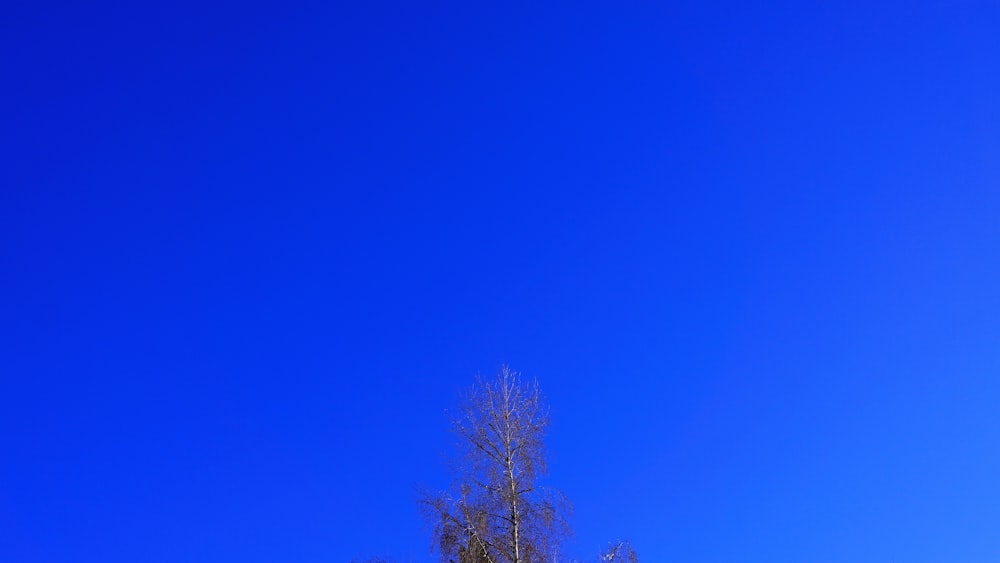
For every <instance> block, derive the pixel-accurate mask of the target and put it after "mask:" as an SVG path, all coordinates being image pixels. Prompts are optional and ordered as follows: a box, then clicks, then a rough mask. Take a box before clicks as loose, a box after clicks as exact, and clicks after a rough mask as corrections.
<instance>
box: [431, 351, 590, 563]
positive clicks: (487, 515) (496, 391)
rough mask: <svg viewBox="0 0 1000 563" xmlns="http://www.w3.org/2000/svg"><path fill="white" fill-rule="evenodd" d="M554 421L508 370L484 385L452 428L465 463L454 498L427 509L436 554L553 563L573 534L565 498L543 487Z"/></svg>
mask: <svg viewBox="0 0 1000 563" xmlns="http://www.w3.org/2000/svg"><path fill="white" fill-rule="evenodd" d="M547 427H548V413H547V411H546V409H545V406H544V404H543V402H542V398H541V395H540V394H539V391H538V384H537V382H535V381H531V382H525V381H523V380H522V378H521V377H520V375H519V374H518V373H517V372H514V371H511V370H510V369H509V368H508V367H507V366H504V367H502V368H501V369H500V370H499V371H498V372H497V375H496V377H495V378H493V379H490V380H484V379H482V378H478V379H477V381H476V384H475V385H474V386H473V388H472V390H471V391H470V392H469V394H468V395H467V396H466V398H465V401H464V404H463V405H462V408H461V410H460V411H459V413H458V416H457V417H455V418H454V420H453V430H454V432H455V434H456V435H457V436H458V437H459V438H460V444H461V448H462V453H463V456H462V457H461V458H460V460H461V461H460V462H459V464H458V466H457V478H456V480H455V483H454V485H453V487H452V490H451V491H450V492H446V493H441V494H437V495H426V496H425V497H424V498H423V499H422V502H423V504H424V507H425V508H426V513H427V517H428V520H429V521H430V522H431V523H432V524H433V525H434V538H435V544H436V545H435V547H436V548H437V550H438V551H439V552H440V555H441V560H442V561H444V562H450V563H550V562H552V561H555V560H556V558H557V556H558V549H559V544H560V542H561V541H562V540H563V539H564V538H565V537H567V536H568V535H569V534H570V529H569V526H568V524H567V523H566V519H565V514H566V513H567V512H568V511H569V510H571V509H570V506H569V503H568V502H567V501H566V500H565V498H564V497H563V496H562V495H561V494H559V493H557V492H556V491H554V490H551V489H546V488H542V487H540V486H539V485H538V482H537V481H538V478H539V477H541V476H543V475H544V474H545V473H546V472H547V468H546V464H545V452H544V448H543V444H542V438H543V437H544V435H545V430H546V428H547Z"/></svg>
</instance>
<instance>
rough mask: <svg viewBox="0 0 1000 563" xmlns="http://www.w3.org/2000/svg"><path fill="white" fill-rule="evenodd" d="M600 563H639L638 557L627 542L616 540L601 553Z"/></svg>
mask: <svg viewBox="0 0 1000 563" xmlns="http://www.w3.org/2000/svg"><path fill="white" fill-rule="evenodd" d="M600 560H601V563H639V556H638V554H636V552H635V550H634V549H632V544H631V543H629V542H628V541H622V540H618V541H617V542H615V543H612V544H611V545H609V546H608V548H607V549H605V550H604V551H602V552H601V557H600Z"/></svg>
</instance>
